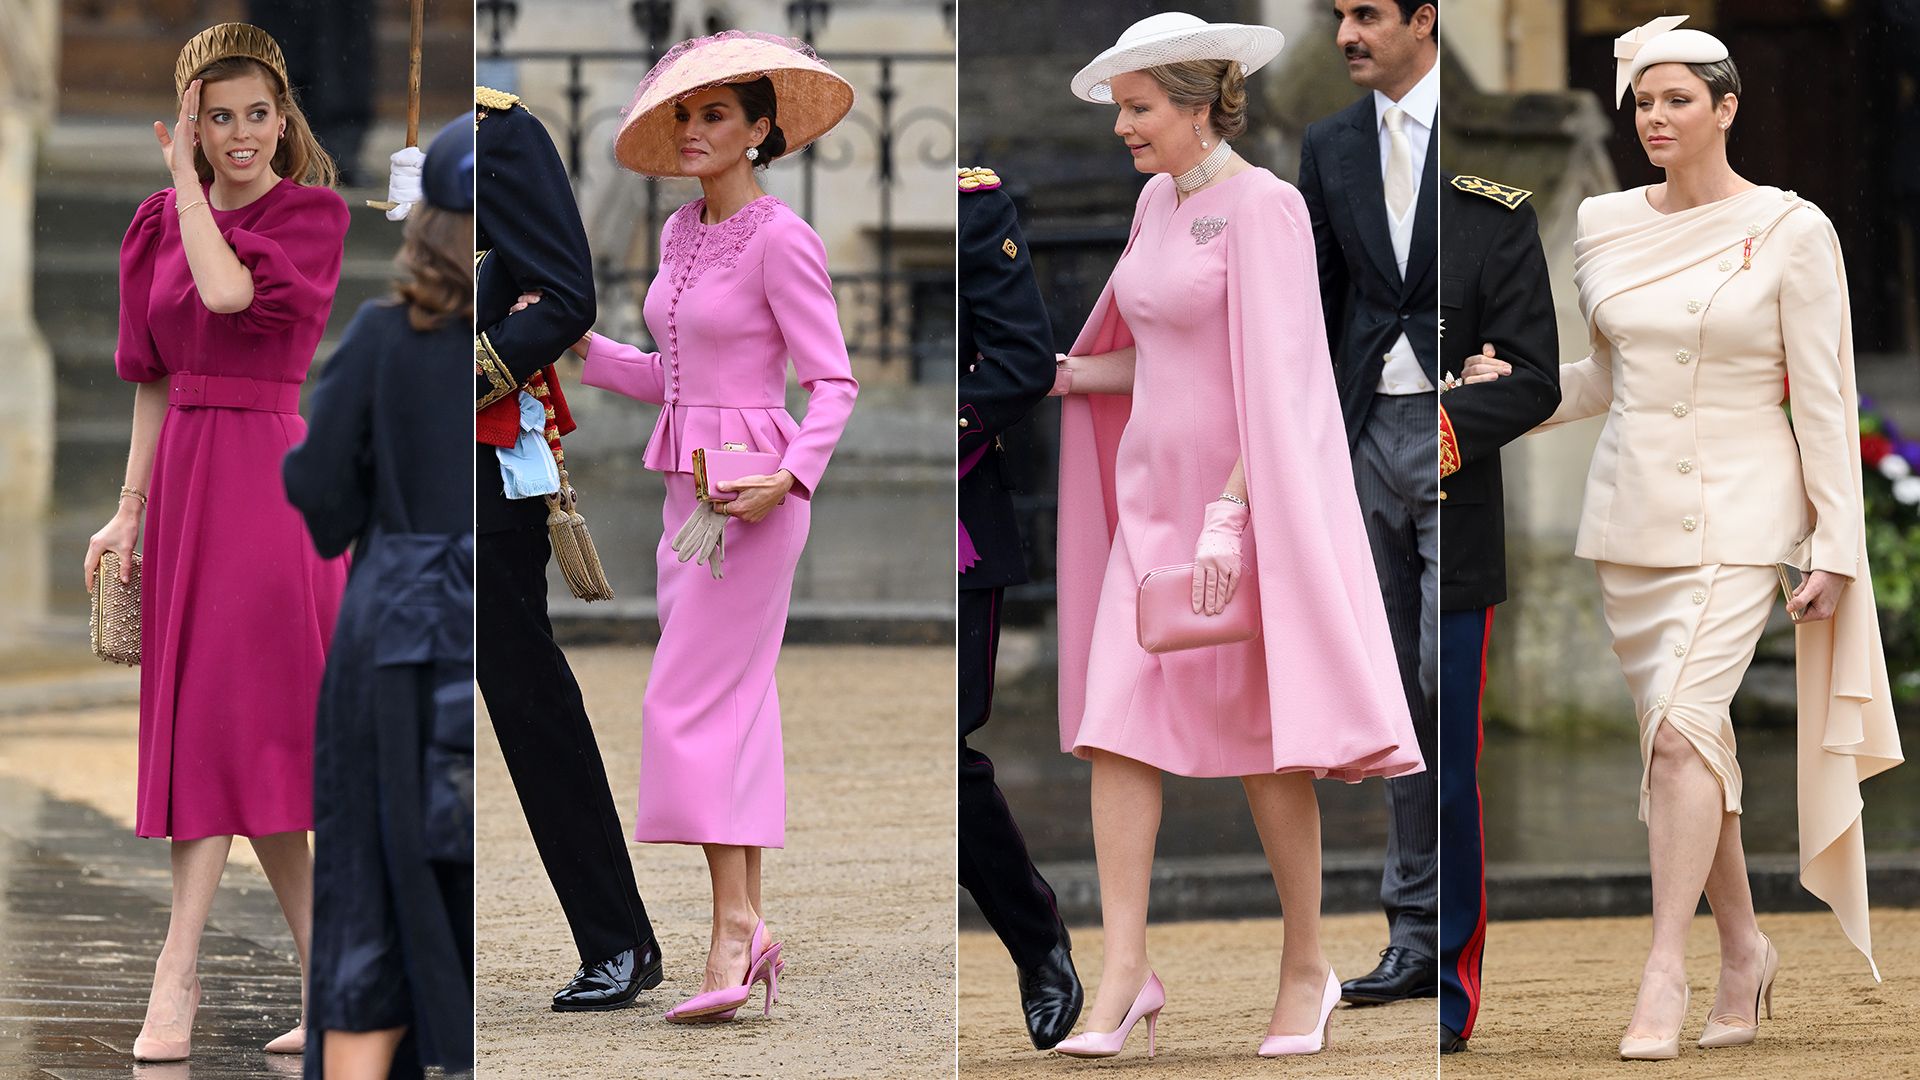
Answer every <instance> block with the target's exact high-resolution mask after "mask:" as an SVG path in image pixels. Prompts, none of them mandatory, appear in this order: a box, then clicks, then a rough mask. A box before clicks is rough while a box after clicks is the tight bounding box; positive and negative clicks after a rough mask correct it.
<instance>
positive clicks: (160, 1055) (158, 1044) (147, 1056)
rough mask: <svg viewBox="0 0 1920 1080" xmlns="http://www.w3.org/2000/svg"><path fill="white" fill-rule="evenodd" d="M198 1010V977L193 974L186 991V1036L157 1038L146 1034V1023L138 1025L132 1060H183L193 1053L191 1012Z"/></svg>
mask: <svg viewBox="0 0 1920 1080" xmlns="http://www.w3.org/2000/svg"><path fill="white" fill-rule="evenodd" d="M199 1011H200V978H199V976H195V977H194V980H193V989H192V990H190V991H188V992H187V1036H186V1038H184V1039H157V1038H154V1037H153V1036H151V1035H149V1034H147V1029H146V1025H145V1024H142V1025H140V1034H139V1035H138V1036H137V1037H136V1038H135V1039H134V1040H133V1060H135V1061H185V1060H187V1058H188V1057H191V1056H192V1054H193V1014H194V1013H196V1012H199Z"/></svg>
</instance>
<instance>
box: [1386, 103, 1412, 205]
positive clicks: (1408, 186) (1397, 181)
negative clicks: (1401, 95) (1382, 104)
mask: <svg viewBox="0 0 1920 1080" xmlns="http://www.w3.org/2000/svg"><path fill="white" fill-rule="evenodd" d="M1385 120H1386V122H1387V209H1389V210H1391V211H1393V216H1394V217H1397V218H1399V217H1405V216H1407V207H1409V206H1412V205H1413V144H1412V143H1410V142H1408V141H1407V130H1406V127H1405V124H1406V121H1407V114H1406V113H1404V112H1401V111H1400V106H1398V105H1395V106H1392V107H1391V108H1389V109H1387V112H1386V116H1385Z"/></svg>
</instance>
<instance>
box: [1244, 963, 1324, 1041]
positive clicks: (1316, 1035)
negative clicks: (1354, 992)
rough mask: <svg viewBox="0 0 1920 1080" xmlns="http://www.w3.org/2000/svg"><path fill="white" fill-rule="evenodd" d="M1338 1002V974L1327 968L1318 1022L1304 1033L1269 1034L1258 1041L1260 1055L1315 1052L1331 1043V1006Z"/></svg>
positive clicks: (1321, 993)
mask: <svg viewBox="0 0 1920 1080" xmlns="http://www.w3.org/2000/svg"><path fill="white" fill-rule="evenodd" d="M1338 1004H1340V976H1338V975H1335V974H1334V973H1333V969H1332V968H1328V969H1327V985H1326V989H1324V990H1322V991H1321V992H1320V1022H1319V1023H1317V1024H1315V1025H1313V1030H1312V1031H1309V1032H1307V1033H1306V1034H1305V1035H1269V1036H1267V1037H1266V1038H1265V1039H1264V1040H1262V1041H1261V1043H1260V1056H1261V1057H1287V1056H1289V1055H1292V1054H1317V1053H1319V1052H1320V1051H1322V1050H1325V1049H1326V1048H1327V1047H1329V1046H1331V1045H1333V1007H1334V1006H1335V1005H1338Z"/></svg>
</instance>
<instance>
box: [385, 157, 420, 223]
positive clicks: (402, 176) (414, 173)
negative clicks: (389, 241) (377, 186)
mask: <svg viewBox="0 0 1920 1080" xmlns="http://www.w3.org/2000/svg"><path fill="white" fill-rule="evenodd" d="M387 160H388V161H389V162H391V163H392V167H393V171H392V172H390V173H388V174H387V201H388V202H390V203H393V204H395V205H394V207H393V209H391V210H389V211H387V220H388V221H405V220H406V219H407V214H408V213H410V212H411V211H412V210H413V204H414V203H417V202H421V201H423V200H424V199H425V198H426V196H425V195H424V194H422V193H421V190H420V169H421V167H422V166H424V165H426V163H427V155H426V153H425V152H424V151H422V150H421V149H420V148H419V147H417V146H403V147H401V148H400V149H398V150H395V151H394V152H393V156H392V157H390V158H388V159H387Z"/></svg>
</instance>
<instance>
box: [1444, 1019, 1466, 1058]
mask: <svg viewBox="0 0 1920 1080" xmlns="http://www.w3.org/2000/svg"><path fill="white" fill-rule="evenodd" d="M1466 1048H1467V1040H1465V1039H1463V1038H1461V1037H1460V1033H1459V1032H1457V1031H1455V1030H1453V1029H1452V1028H1450V1027H1448V1026H1447V1025H1445V1024H1441V1025H1440V1052H1441V1053H1443V1054H1458V1053H1460V1052H1461V1051H1462V1050H1465V1049H1466Z"/></svg>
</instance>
